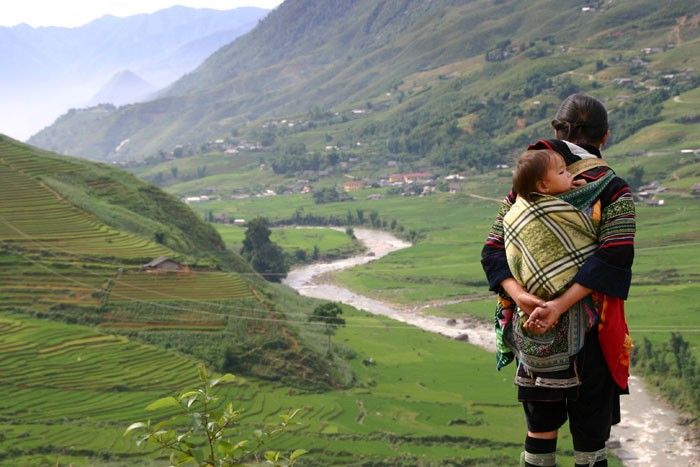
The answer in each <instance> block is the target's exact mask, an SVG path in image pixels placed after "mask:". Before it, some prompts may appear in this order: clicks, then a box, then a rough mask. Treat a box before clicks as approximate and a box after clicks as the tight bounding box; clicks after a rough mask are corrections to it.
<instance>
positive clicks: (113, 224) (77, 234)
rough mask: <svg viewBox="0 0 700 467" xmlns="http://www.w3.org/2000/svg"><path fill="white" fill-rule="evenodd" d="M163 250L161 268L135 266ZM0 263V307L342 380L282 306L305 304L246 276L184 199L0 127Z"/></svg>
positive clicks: (245, 368)
mask: <svg viewBox="0 0 700 467" xmlns="http://www.w3.org/2000/svg"><path fill="white" fill-rule="evenodd" d="M163 257H167V258H169V259H170V260H171V261H168V262H167V265H168V268H166V269H160V270H159V269H158V268H157V267H153V268H147V267H146V266H144V264H145V263H150V262H152V260H154V259H156V258H163ZM0 263H1V264H2V265H3V267H2V270H0V310H6V311H8V310H9V311H12V312H16V313H21V314H31V315H33V316H35V317H50V318H52V319H58V320H62V321H66V322H68V323H83V324H91V325H95V326H98V327H99V328H100V329H102V330H105V331H108V332H111V333H118V334H123V335H127V336H129V337H132V338H136V339H138V340H141V341H144V342H148V343H152V344H157V345H160V346H163V347H165V348H173V349H177V350H179V351H181V352H184V353H187V354H190V355H193V356H195V357H196V358H198V359H200V360H203V361H205V362H207V363H208V364H209V365H211V366H212V367H215V368H218V369H220V370H226V371H229V370H231V371H236V372H238V373H243V374H251V375H257V376H261V377H264V378H268V379H275V380H279V379H281V380H285V381H287V382H289V383H290V384H293V385H297V386H299V385H301V386H306V387H309V386H310V387H317V388H318V387H327V386H334V385H338V384H340V381H344V382H347V380H348V379H347V376H346V375H344V373H345V372H346V371H347V370H346V369H345V367H344V365H342V363H341V364H340V365H338V364H333V362H332V360H329V359H327V358H323V357H321V356H320V355H319V353H318V352H319V351H320V350H318V348H322V344H321V345H318V346H317V344H316V343H315V342H314V338H313V336H312V338H311V339H309V337H308V336H307V335H304V336H306V337H302V336H301V334H300V333H299V328H298V324H294V323H292V322H290V320H288V319H287V318H286V317H285V316H286V313H290V314H291V315H292V316H296V317H298V316H299V315H301V314H302V313H301V312H300V311H298V310H301V309H304V310H305V309H308V308H311V307H310V305H309V304H308V303H303V304H299V305H297V306H296V307H294V306H290V305H289V300H285V299H284V298H283V297H285V293H284V292H283V291H277V292H276V291H274V290H270V289H269V286H268V285H267V284H266V283H265V282H264V281H262V280H259V279H256V277H255V275H254V274H252V271H251V270H250V268H249V267H248V266H247V264H245V263H244V262H243V261H242V260H241V258H240V257H239V256H238V255H237V254H236V253H233V252H231V251H227V250H225V248H224V244H223V241H222V240H221V237H220V236H219V235H218V233H217V232H216V231H215V230H214V229H213V228H212V227H211V226H210V225H209V224H207V223H205V222H204V221H202V220H201V219H200V218H199V217H198V216H196V215H195V214H194V213H193V212H192V211H191V210H190V209H189V208H188V207H187V206H186V205H185V204H183V203H181V202H180V201H179V200H177V199H175V198H174V197H172V196H170V195H168V194H166V193H164V192H162V191H161V190H160V189H158V188H156V187H154V186H151V185H149V184H147V183H145V182H143V181H140V180H138V179H136V178H135V177H134V176H132V175H129V174H127V173H124V172H122V171H120V170H118V169H116V168H113V167H109V166H106V165H102V164H96V163H93V162H88V161H84V160H79V159H73V158H68V157H62V156H57V155H54V154H50V153H47V152H45V151H41V150H37V149H36V148H32V147H31V146H28V145H25V144H22V143H19V142H17V141H14V140H12V139H10V138H8V137H6V136H2V135H0ZM156 263H157V262H156ZM297 301H298V300H297ZM304 316H305V315H304ZM292 321H303V319H301V318H300V319H298V320H297V319H295V320H292ZM251 352H254V353H255V355H254V356H253V357H247V355H249V354H250V353H251ZM330 365H333V366H334V368H330Z"/></svg>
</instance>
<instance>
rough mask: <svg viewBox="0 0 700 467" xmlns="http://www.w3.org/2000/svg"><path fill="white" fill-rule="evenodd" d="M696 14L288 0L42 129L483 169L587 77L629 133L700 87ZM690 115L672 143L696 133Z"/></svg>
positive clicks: (596, 6)
mask: <svg viewBox="0 0 700 467" xmlns="http://www.w3.org/2000/svg"><path fill="white" fill-rule="evenodd" d="M584 6H585V11H584V8H583V7H584ZM543 11H546V12H547V15H546V19H545V20H543V19H542V12H543ZM696 14H697V11H696V9H695V7H694V3H693V2H690V1H674V2H670V3H668V4H667V5H666V4H665V5H664V6H663V7H662V6H661V5H660V4H659V3H658V2H652V1H650V0H637V1H635V2H633V3H630V2H617V1H612V2H609V1H605V2H604V1H600V2H588V3H582V2H580V1H567V2H553V1H550V0H537V1H534V2H533V1H527V2H525V1H493V0H479V1H469V2H466V1H448V0H441V1H433V2H430V3H425V2H418V1H386V2H380V3H376V2H369V1H364V0H353V1H350V0H347V1H344V2H334V3H333V4H332V6H331V5H329V4H328V3H327V2H320V1H312V0H288V1H286V2H285V3H283V4H282V5H280V7H278V8H277V9H275V10H274V11H273V12H272V13H271V14H270V15H268V16H267V17H266V18H265V19H264V20H263V21H261V22H260V24H259V25H258V26H257V27H256V28H255V29H254V30H253V31H251V32H250V33H248V34H246V35H245V36H243V37H241V38H239V39H238V40H236V41H234V42H233V43H232V44H230V45H228V46H226V47H223V48H222V49H221V50H219V51H217V52H216V53H215V54H213V55H212V56H211V57H209V59H207V60H206V61H205V62H204V63H203V64H202V65H201V66H200V67H199V68H197V69H196V70H195V71H194V72H192V73H190V74H188V75H186V76H184V77H183V78H182V79H181V80H179V81H177V82H176V83H174V84H173V85H172V86H171V87H170V88H169V89H168V90H167V91H166V92H165V93H164V94H163V97H162V98H160V99H157V100H154V101H151V102H147V103H143V104H139V105H135V106H127V107H125V108H122V109H110V110H109V111H107V112H102V113H100V114H99V115H97V114H95V112H94V109H87V110H84V111H75V112H73V114H72V115H64V116H63V117H62V118H61V119H59V120H58V121H57V122H56V124H55V125H54V126H52V127H50V128H47V129H46V130H44V131H42V132H41V133H39V134H37V135H35V137H33V138H32V140H31V141H32V143H34V144H37V145H39V146H43V147H50V148H52V149H54V150H57V151H61V152H62V151H70V152H71V153H73V154H77V155H80V156H83V157H89V158H94V159H114V160H122V161H123V160H143V159H145V158H148V157H153V156H157V155H158V154H159V153H161V154H162V153H168V152H172V151H173V150H174V149H175V148H176V147H177V146H178V145H182V146H185V147H191V148H192V151H193V152H195V153H197V152H199V151H200V149H199V147H200V145H202V144H203V143H205V142H207V141H209V142H211V141H215V140H219V139H221V140H232V139H234V140H235V139H236V138H237V137H245V139H247V140H249V141H251V140H252V141H256V142H258V143H260V145H261V146H262V149H263V151H267V152H269V153H270V155H271V156H272V157H273V158H275V160H278V161H279V159H285V155H287V156H289V157H287V159H290V160H299V159H301V160H302V162H301V163H300V164H297V165H301V166H302V167H304V166H305V165H306V166H307V167H308V166H310V164H309V163H305V162H303V159H304V158H303V157H298V156H299V155H303V154H304V153H306V152H318V153H320V157H321V159H322V164H321V165H323V166H324V168H325V167H327V166H328V164H324V163H323V158H324V157H325V154H324V147H326V146H335V147H338V148H340V149H341V152H342V153H344V154H346V159H349V158H360V159H362V160H363V161H364V162H366V163H367V164H371V163H372V162H374V163H376V164H375V165H374V166H373V167H371V170H376V168H377V167H379V166H382V165H385V163H386V162H387V161H389V160H395V161H399V162H401V163H403V164H405V165H406V166H407V167H408V166H424V167H437V168H441V169H442V170H447V169H449V168H457V169H464V168H467V167H474V168H477V169H482V168H485V167H489V166H494V165H496V164H498V163H500V162H503V160H504V159H505V158H506V157H509V156H510V154H512V152H513V150H514V149H515V148H519V147H522V145H523V144H524V142H527V141H530V140H531V139H533V138H534V137H536V136H540V135H543V134H548V133H549V130H548V128H547V122H548V120H549V119H550V118H551V115H552V113H553V111H554V109H555V108H556V103H557V102H558V101H559V100H560V99H561V98H562V96H566V95H568V94H569V93H571V92H573V91H576V90H581V91H587V92H592V93H594V94H596V95H597V96H599V97H600V98H601V99H603V100H605V101H606V103H607V104H608V106H609V108H610V110H611V111H612V114H613V116H614V115H615V113H616V112H619V115H620V117H621V118H620V119H619V120H618V122H619V123H618V125H619V126H618V128H619V129H620V130H621V131H616V133H615V140H616V141H622V140H623V139H625V138H627V137H629V136H631V135H632V134H634V133H636V132H639V131H640V130H642V129H643V128H645V127H646V126H648V125H651V124H653V123H657V122H658V120H659V119H658V117H657V116H658V106H659V104H660V103H663V102H664V101H667V100H669V99H671V98H673V95H674V94H676V93H678V92H683V91H686V90H689V89H693V88H695V87H696V86H697V85H698V78H697V75H696V74H695V72H694V70H695V69H696V68H697V66H698V64H699V63H698V62H699V61H700V57H698V54H697V52H696V50H698V47H697V45H698V37H699V35H700V28H699V27H698V21H697V16H694V15H696ZM611 118H612V117H611ZM283 120H284V121H285V123H282V124H281V125H280V124H279V122H280V121H283ZM622 120H625V121H624V123H623V122H622ZM688 123H689V126H686V127H685V128H686V129H689V130H691V131H686V132H685V135H684V136H683V137H682V139H680V140H679V139H675V140H674V141H673V143H674V144H678V145H681V144H685V143H686V142H689V141H694V140H697V134H698V133H697V125H696V124H694V123H692V122H688ZM127 140H128V144H126V145H121V146H120V143H122V142H123V141H127ZM300 142H301V143H303V144H304V146H303V149H302V150H301V151H297V152H295V151H294V150H290V146H293V144H295V143H300ZM358 142H359V143H361V144H362V149H358V145H357V144H356V143H358ZM494 142H495V143H494ZM494 144H496V148H495V149H494ZM118 147H119V151H118V152H117V151H116V148H118ZM494 153H497V154H499V156H498V157H497V158H495V159H494V156H493V154H494ZM283 162H284V161H283ZM279 165H284V163H282V164H278V166H279ZM287 165H289V164H287ZM316 165H318V164H316ZM351 172H352V170H351Z"/></svg>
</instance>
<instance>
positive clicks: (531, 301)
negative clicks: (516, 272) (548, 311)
mask: <svg viewBox="0 0 700 467" xmlns="http://www.w3.org/2000/svg"><path fill="white" fill-rule="evenodd" d="M501 287H503V290H505V291H506V293H507V294H508V295H510V297H511V298H512V299H513V301H515V304H516V305H518V307H519V308H520V309H521V310H522V311H523V312H524V313H525V314H527V315H529V314H530V313H532V310H534V309H535V308H537V307H538V306H544V300H542V299H541V298H539V297H538V296H537V295H532V294H531V293H529V292H528V291H527V290H525V289H524V288H523V286H522V285H520V284H518V281H516V280H515V279H513V278H512V277H509V278H508V279H504V280H503V282H501Z"/></svg>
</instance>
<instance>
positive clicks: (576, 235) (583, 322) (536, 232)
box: [496, 159, 614, 372]
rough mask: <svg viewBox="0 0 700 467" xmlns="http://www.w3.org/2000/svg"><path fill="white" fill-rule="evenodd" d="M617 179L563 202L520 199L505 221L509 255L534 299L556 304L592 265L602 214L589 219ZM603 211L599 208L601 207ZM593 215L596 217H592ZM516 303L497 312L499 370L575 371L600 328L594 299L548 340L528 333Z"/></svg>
mask: <svg viewBox="0 0 700 467" xmlns="http://www.w3.org/2000/svg"><path fill="white" fill-rule="evenodd" d="M600 165H606V164H605V162H604V161H602V160H601V159H593V160H592V159H584V160H581V161H579V162H576V163H574V164H571V165H570V166H569V170H570V171H571V172H572V173H574V174H576V173H577V172H578V173H580V172H582V171H585V170H588V169H589V168H591V167H595V166H600ZM613 177H614V173H613V172H612V171H608V172H607V173H606V175H605V176H603V177H601V178H600V179H598V180H596V181H594V182H590V183H588V184H586V185H584V186H583V187H580V188H578V189H576V190H572V191H569V192H567V193H564V194H562V195H559V196H558V197H553V196H546V195H537V196H536V197H535V199H534V200H533V201H527V200H525V199H522V198H518V199H517V200H516V202H515V203H514V204H513V206H511V208H510V209H509V210H508V212H507V213H506V214H505V216H504V218H503V229H504V240H505V250H506V256H507V259H508V265H509V268H510V270H511V273H512V274H513V277H514V278H515V279H516V280H517V281H518V282H519V283H520V284H521V285H523V287H524V288H525V289H526V290H527V291H528V292H530V293H532V294H533V295H536V296H538V297H540V298H542V299H544V300H549V299H552V298H555V297H556V296H558V295H560V294H561V293H563V292H564V291H565V290H566V289H567V288H568V286H569V285H570V284H571V281H572V280H573V278H574V276H575V275H576V273H577V272H578V270H579V269H580V268H581V266H582V265H583V263H584V262H585V261H586V259H587V258H588V257H589V256H590V255H592V254H593V253H594V252H595V250H596V249H597V247H598V225H597V222H596V218H597V219H598V220H599V219H600V214H599V212H598V213H595V214H597V215H589V214H587V213H586V211H590V210H591V206H594V208H595V205H594V203H595V201H596V199H597V198H598V197H599V196H600V193H601V192H602V191H603V189H604V188H605V186H606V185H607V184H608V183H609V181H610V180H612V178H613ZM598 208H599V203H598ZM591 214H593V213H591ZM515 308H516V306H515V305H514V303H513V301H512V300H511V299H510V297H506V296H502V297H500V298H499V301H498V306H497V310H496V336H497V366H498V368H499V369H500V368H502V367H503V366H505V365H507V364H508V363H510V362H511V361H512V360H513V358H514V357H516V356H517V357H518V359H519V361H520V362H521V363H522V364H524V365H525V366H527V367H528V368H529V369H531V370H533V371H535V372H554V371H559V370H563V369H566V368H568V367H569V364H570V357H571V356H572V355H575V354H576V353H578V352H579V351H580V350H581V348H582V347H583V343H584V340H585V335H586V331H587V330H588V329H589V328H590V327H591V326H592V325H593V324H594V323H595V321H596V319H597V316H596V309H597V308H598V307H597V306H596V304H594V303H593V298H592V296H590V295H589V296H588V297H586V298H584V299H583V300H581V301H579V302H577V303H576V304H575V305H574V306H572V307H571V308H570V309H569V310H568V312H567V313H565V314H564V315H562V317H561V318H560V320H559V323H558V324H557V325H556V326H554V327H553V328H552V329H551V330H549V331H547V332H546V333H544V334H543V335H535V334H531V333H529V332H527V331H526V330H525V329H524V328H523V326H522V325H523V323H524V321H525V320H527V316H526V315H524V313H518V310H516V309H515Z"/></svg>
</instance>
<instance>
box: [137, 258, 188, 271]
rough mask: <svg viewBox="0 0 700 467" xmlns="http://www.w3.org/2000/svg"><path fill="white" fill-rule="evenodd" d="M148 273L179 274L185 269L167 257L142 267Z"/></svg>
mask: <svg viewBox="0 0 700 467" xmlns="http://www.w3.org/2000/svg"><path fill="white" fill-rule="evenodd" d="M142 269H143V270H145V271H147V272H177V271H183V270H185V267H184V266H183V265H182V264H180V263H178V262H177V261H175V260H174V259H170V258H169V257H167V256H159V257H158V258H156V259H154V260H153V261H151V262H150V263H146V264H144V265H143V266H142Z"/></svg>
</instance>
